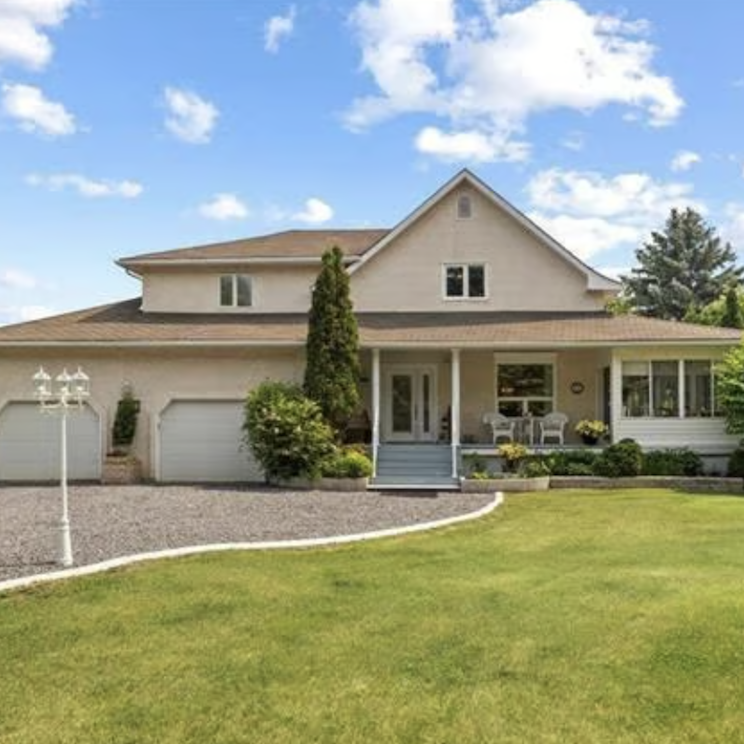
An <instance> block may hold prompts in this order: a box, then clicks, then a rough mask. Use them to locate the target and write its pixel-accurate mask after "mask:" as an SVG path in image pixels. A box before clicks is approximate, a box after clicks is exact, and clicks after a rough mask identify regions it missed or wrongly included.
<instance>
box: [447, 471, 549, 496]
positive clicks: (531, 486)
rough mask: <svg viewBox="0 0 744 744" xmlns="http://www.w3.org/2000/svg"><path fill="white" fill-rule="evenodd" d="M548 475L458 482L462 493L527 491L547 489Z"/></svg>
mask: <svg viewBox="0 0 744 744" xmlns="http://www.w3.org/2000/svg"><path fill="white" fill-rule="evenodd" d="M550 483H551V479H550V476H549V475H541V476H538V477H535V478H508V477H506V478H485V479H481V480H478V479H476V478H466V479H465V480H463V481H461V483H460V490H461V491H462V492H463V493H491V492H492V491H504V492H507V493H527V492H529V491H547V490H548V488H549V487H550Z"/></svg>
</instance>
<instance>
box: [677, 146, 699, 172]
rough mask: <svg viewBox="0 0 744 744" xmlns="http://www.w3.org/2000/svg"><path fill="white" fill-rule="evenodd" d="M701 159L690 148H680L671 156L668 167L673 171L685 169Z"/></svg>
mask: <svg viewBox="0 0 744 744" xmlns="http://www.w3.org/2000/svg"><path fill="white" fill-rule="evenodd" d="M700 161H701V157H700V155H698V153H696V152H692V150H680V151H679V152H678V153H677V154H676V155H675V156H674V157H673V158H672V162H671V163H670V164H669V167H670V168H671V169H672V170H673V171H674V172H675V173H679V172H681V171H687V170H690V168H692V166H693V165H695V164H696V163H699V162H700Z"/></svg>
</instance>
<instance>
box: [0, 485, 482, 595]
mask: <svg viewBox="0 0 744 744" xmlns="http://www.w3.org/2000/svg"><path fill="white" fill-rule="evenodd" d="M69 498H70V523H71V525H72V546H73V551H74V556H75V565H77V566H83V565H86V564H90V563H97V562H99V561H103V560H107V559H109V558H118V557H121V556H125V555H131V554H134V553H143V552H148V551H154V550H164V549H166V548H178V547H186V546H192V545H201V544H208V543H220V542H261V541H267V540H289V539H302V538H317V537H331V536H334V535H347V534H355V533H360V532H369V531H373V530H380V529H387V528H391V527H402V526H405V525H412V524H417V523H421V522H429V521H432V520H436V519H444V518H447V517H454V516H457V515H460V514H466V513H469V512H472V511H475V510H477V509H480V508H481V507H483V506H485V505H486V504H488V503H490V502H491V501H492V500H493V496H492V495H491V494H463V493H448V492H437V493H433V492H431V493H430V492H427V493H417V492H406V493H391V492H383V493H376V492H363V493H332V492H321V491H297V492H287V491H278V490H270V489H261V488H255V487H254V488H243V487H230V486H213V487H211V486H198V487H197V486H151V485H137V486H72V487H71V488H70V492H69ZM60 509H61V497H60V491H59V487H58V486H8V487H0V581H2V580H3V579H12V578H17V577H20V576H29V575H31V574H37V573H44V572H48V571H53V570H57V569H58V568H59V566H58V565H57V564H56V563H55V562H54V561H55V559H56V556H57V548H56V545H57V525H58V523H59V516H60Z"/></svg>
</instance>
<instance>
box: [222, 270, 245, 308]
mask: <svg viewBox="0 0 744 744" xmlns="http://www.w3.org/2000/svg"><path fill="white" fill-rule="evenodd" d="M252 304H253V291H252V287H251V278H250V277H249V276H246V275H245V274H227V275H225V276H221V277H220V305H221V306H222V307H250V306H251V305H252Z"/></svg>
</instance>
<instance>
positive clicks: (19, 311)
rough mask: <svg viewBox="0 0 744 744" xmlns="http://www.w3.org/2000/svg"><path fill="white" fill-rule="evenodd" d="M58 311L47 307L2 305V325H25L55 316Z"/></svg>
mask: <svg viewBox="0 0 744 744" xmlns="http://www.w3.org/2000/svg"><path fill="white" fill-rule="evenodd" d="M56 313H57V311H56V310H55V309H54V308H51V307H48V306H46V305H10V306H5V307H3V306H2V305H0V325H4V324H6V323H25V322H26V321H29V320H39V318H47V317H49V316H50V315H55V314H56Z"/></svg>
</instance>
